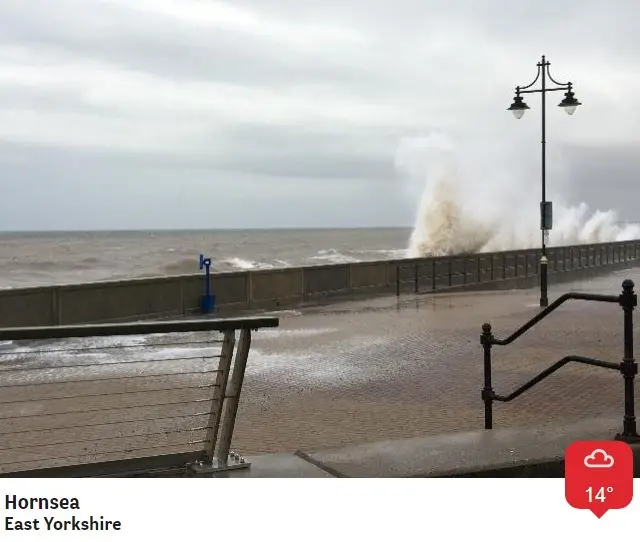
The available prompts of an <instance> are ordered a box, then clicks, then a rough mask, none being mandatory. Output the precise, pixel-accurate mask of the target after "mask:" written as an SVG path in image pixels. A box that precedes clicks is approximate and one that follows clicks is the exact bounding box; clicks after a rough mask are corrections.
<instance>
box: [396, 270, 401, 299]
mask: <svg viewBox="0 0 640 542" xmlns="http://www.w3.org/2000/svg"><path fill="white" fill-rule="evenodd" d="M396 297H400V264H396Z"/></svg>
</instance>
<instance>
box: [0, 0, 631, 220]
mask: <svg viewBox="0 0 640 542" xmlns="http://www.w3.org/2000/svg"><path fill="white" fill-rule="evenodd" d="M185 4H186V2H185ZM52 5H53V4H52V2H51V1H50V0H30V1H29V2H25V1H24V0H4V1H3V2H0V30H1V31H0V52H1V53H2V54H1V55H0V68H2V64H3V62H5V61H7V59H8V58H9V57H11V55H13V54H18V53H17V52H20V54H25V55H26V56H27V57H28V58H29V60H30V62H32V63H33V64H34V65H36V66H37V65H40V66H46V65H54V66H55V65H57V64H56V63H60V65H65V63H66V62H68V61H71V60H73V59H75V60H80V61H82V62H87V63H91V64H92V65H102V66H103V69H104V70H109V69H112V68H114V67H118V68H124V69H128V70H132V71H134V72H137V73H139V74H150V75H154V76H156V77H158V78H161V79H163V80H168V81H172V82H175V83H177V85H176V88H177V90H176V92H178V93H179V92H181V91H182V90H181V89H183V88H185V86H186V85H187V84H190V83H193V82H204V83H215V82H222V83H233V84H236V85H238V87H240V88H242V87H247V88H248V87H251V88H252V89H270V90H272V89H276V90H279V89H289V88H291V87H294V86H296V87H304V88H306V87H309V88H313V87H314V86H316V87H317V88H321V89H331V90H332V91H334V92H335V93H336V94H337V95H339V96H346V97H349V98H350V99H352V100H353V102H349V103H357V104H363V105H371V104H372V105H371V112H367V113H366V115H369V118H368V119H367V122H364V121H363V122H362V123H359V121H357V120H356V121H354V120H353V119H340V118H336V117H335V116H330V115H327V116H326V117H327V118H326V119H325V118H323V116H322V115H316V116H315V117H312V118H315V119H316V120H315V121H309V123H308V125H304V124H302V123H299V122H298V123H294V122H292V123H289V124H287V123H286V122H283V123H281V124H280V125H278V124H277V123H273V124H272V125H266V124H265V122H264V121H263V120H260V119H247V118H242V119H240V118H238V119H231V121H229V120H228V119H225V122H221V121H220V120H219V119H218V118H217V117H216V116H215V112H213V113H210V112H207V111H206V107H204V108H203V111H202V113H200V111H199V109H198V107H194V108H193V110H190V111H189V113H188V114H189V115H191V116H192V117H194V118H195V120H194V122H195V123H197V126H198V128H199V130H198V131H197V134H196V136H194V139H193V141H192V142H191V140H190V141H189V145H185V146H186V147H187V149H186V150H185V148H176V149H164V150H158V151H157V152H151V151H148V150H145V151H141V150H140V149H134V148H131V149H127V148H120V149H119V150H114V149H109V148H107V147H106V144H105V146H103V147H100V145H94V147H93V148H86V147H85V148H79V147H78V145H77V142H76V143H75V144H65V143H64V135H65V134H64V133H62V132H64V125H63V128H62V129H61V134H60V135H61V138H60V140H61V143H59V144H57V145H54V144H53V143H52V144H51V145H49V146H46V145H39V146H38V145H33V144H23V145H18V144H16V143H15V142H13V143H12V141H11V138H10V137H9V136H6V137H5V141H0V183H1V184H2V186H3V187H4V188H3V190H4V194H5V196H4V197H3V198H2V199H0V228H5V229H6V228H9V229H12V228H13V229H16V228H18V229H21V228H26V227H42V228H45V227H46V228H55V227H56V224H57V225H58V226H59V227H77V228H83V227H110V226H109V225H110V224H113V220H115V219H114V216H115V215H116V214H117V216H118V219H121V220H124V221H125V222H126V223H127V224H130V225H131V227H153V224H156V223H158V224H160V223H162V224H164V225H166V226H167V227H174V226H175V227H179V225H180V224H182V225H183V226H182V227H207V226H209V227H214V226H215V227H221V226H225V225H229V226H231V225H233V226H235V227H239V226H242V225H243V224H244V225H246V226H255V227H259V226H260V225H269V224H273V225H275V224H276V223H278V224H285V223H286V224H294V225H295V224H296V223H299V224H304V225H319V224H320V225H321V224H322V222H323V220H324V221H325V223H326V225H358V224H360V225H365V224H369V223H371V224H370V225H374V223H375V221H376V220H380V218H379V217H380V216H383V215H384V216H387V217H388V220H389V222H388V223H389V224H397V225H409V224H411V223H412V221H413V215H414V212H415V206H416V203H417V202H416V201H415V195H412V196H411V197H407V195H406V194H402V191H401V190H399V188H398V187H399V184H398V183H399V180H398V177H399V176H400V174H399V173H398V172H396V171H395V169H394V154H395V152H396V148H397V146H398V143H399V142H400V140H402V139H403V138H406V137H409V136H411V135H414V132H418V131H422V132H424V133H428V132H429V131H431V130H433V129H436V128H437V127H438V126H439V125H440V124H442V123H443V122H445V123H446V122H449V121H443V120H442V119H443V118H445V119H450V123H451V125H452V126H453V128H452V129H455V130H458V131H459V132H461V133H466V134H467V136H468V138H469V139H471V140H472V139H473V138H474V137H475V138H484V139H489V140H491V139H493V140H496V141H498V142H499V141H501V140H508V139H510V138H511V137H515V136H514V135H513V134H515V133H516V130H518V134H520V136H522V134H524V133H525V132H527V131H528V132H531V134H533V131H534V128H533V127H532V126H533V124H531V125H525V126H524V127H523V126H519V127H518V128H511V127H507V125H506V121H505V120H503V119H502V117H500V116H501V115H506V113H505V111H504V109H505V108H506V107H507V105H508V102H509V100H510V99H511V92H512V88H511V86H512V85H515V84H519V83H526V82H528V78H529V77H531V78H532V77H533V75H534V69H535V62H537V60H538V55H539V54H541V53H547V54H548V55H549V58H550V59H551V61H552V62H554V65H553V68H554V74H555V75H556V76H557V78H559V79H561V80H564V79H565V78H573V77H574V72H575V71H578V70H577V69H574V66H576V65H578V64H579V65H580V66H581V68H580V69H581V70H582V71H580V72H579V73H580V77H582V78H585V77H587V76H588V75H589V74H591V77H592V80H591V82H590V84H591V88H592V89H595V90H592V92H596V91H597V92H600V93H602V94H606V93H610V94H611V95H613V94H614V93H615V89H609V88H608V87H607V86H606V85H604V84H600V85H599V83H600V82H599V81H598V79H597V76H594V74H595V73H597V72H596V71H594V70H598V69H599V68H600V66H599V65H597V64H596V60H597V61H598V62H599V61H602V60H604V61H608V64H607V65H608V66H612V68H610V69H611V70H613V71H614V72H615V73H620V74H623V73H627V74H631V75H632V74H633V72H632V70H633V69H634V66H635V64H634V63H635V57H636V56H637V52H638V45H637V43H636V42H637V40H636V32H637V31H636V28H635V26H636V24H635V20H636V18H635V17H633V15H634V14H637V13H638V8H637V2H636V0H619V1H616V2H613V3H609V4H605V3H602V2H597V1H596V0H584V1H578V0H563V1H558V2H549V3H547V4H544V3H543V4H540V3H538V4H532V3H531V2H506V1H500V0H493V1H484V2H479V1H477V0H459V1H456V2H451V1H446V0H441V1H436V2H424V1H423V0H396V1H394V2H389V1H388V0H348V1H341V2H337V1H335V0H328V1H326V2H316V3H309V2H300V1H299V0H243V2H241V3H234V5H236V6H240V7H242V8H247V9H255V10H257V13H259V14H262V15H263V16H264V17H267V16H269V17H274V18H277V19H279V20H281V21H288V22H291V23H293V24H294V25H297V26H298V27H300V28H303V27H304V25H305V24H307V23H314V24H318V25H328V26H334V27H336V28H338V27H345V28H354V29H356V30H357V31H358V32H361V33H362V35H364V36H365V37H366V38H367V39H366V40H365V41H363V43H362V44H360V43H358V42H353V43H349V42H345V43H344V44H343V45H342V46H340V48H338V46H332V47H330V48H327V50H323V48H322V46H321V44H314V43H313V42H312V41H311V40H312V38H309V40H310V41H309V43H308V44H306V45H308V46H309V47H308V49H305V50H302V49H303V48H301V49H300V50H297V49H296V48H294V47H291V46H290V45H286V44H284V45H283V43H285V41H281V40H277V39H273V40H272V39H269V37H268V36H264V35H263V36H259V35H255V34H252V33H250V32H243V33H241V32H235V31H232V30H229V29H226V30H222V29H217V30H215V31H211V30H210V29H209V28H206V27H203V26H198V25H193V24H190V23H188V22H185V21H182V20H178V19H174V18H172V17H170V16H168V15H166V14H159V13H152V12H142V11H138V10H136V9H135V3H134V2H132V3H131V4H130V7H128V8H123V7H122V6H118V5H117V4H115V3H112V2H106V1H105V2H98V1H95V0H56V2H55V9H54V8H53V7H52ZM265 20H267V19H265ZM265 24H266V23H265ZM316 45H317V46H316ZM13 47H15V48H16V49H12V48H13ZM543 47H544V48H547V49H546V50H540V51H538V50H537V49H538V48H543ZM2 55H7V56H2ZM592 58H595V59H596V60H591V59H592ZM572 63H573V64H572ZM592 64H593V65H592ZM556 69H557V71H556ZM576 76H577V75H576ZM580 88H582V87H578V89H577V90H578V92H579V97H580V98H581V99H582V100H583V101H584V102H585V104H587V103H589V98H590V97H589V96H588V95H586V96H585V95H584V93H581V92H580ZM108 90H109V89H107V91H108ZM114 90H117V89H114ZM153 91H154V89H153V88H151V87H150V88H149V93H150V94H151V93H153ZM303 92H308V94H307V97H308V103H309V104H311V105H313V104H314V102H315V100H316V99H317V98H316V96H315V95H314V94H313V93H312V92H311V91H310V90H304V91H303ZM186 98H188V97H186ZM186 98H185V99H186ZM126 99H127V95H126V93H123V96H122V97H121V100H120V101H118V100H114V101H113V102H112V103H109V104H108V105H106V104H104V103H102V104H98V103H97V102H90V101H88V100H87V99H86V97H85V96H83V94H82V89H76V90H66V89H62V88H60V87H57V86H56V87H55V88H53V87H49V86H46V85H40V86H38V85H35V84H30V85H27V84H18V82H16V84H15V85H10V86H7V87H6V88H2V87H0V113H2V112H7V111H29V112H31V113H34V115H35V116H36V118H37V116H38V115H40V116H41V118H42V119H43V120H42V122H43V123H44V122H46V120H44V119H46V118H47V116H46V115H45V114H46V113H51V112H54V113H56V114H57V115H59V116H60V117H61V118H66V117H68V118H72V116H73V115H77V114H82V115H86V116H88V117H91V118H92V119H97V120H100V119H106V120H111V119H114V120H122V122H123V123H122V126H123V127H124V128H122V130H123V131H124V130H125V129H127V128H126V127H127V126H131V124H132V123H133V124H134V123H149V125H151V126H158V127H159V128H158V129H162V130H171V128H172V126H175V127H176V130H177V124H178V123H179V122H180V121H181V115H184V116H186V115H187V114H186V113H183V112H181V111H179V110H177V109H179V108H176V110H175V111H171V110H169V111H156V112H154V111H151V112H149V111H145V112H144V114H138V112H137V111H136V110H135V107H134V106H130V104H128V103H127V102H126ZM380 104H382V105H384V104H393V105H394V106H395V105H398V107H402V108H404V110H405V111H406V112H408V113H407V115H408V116H412V115H413V114H414V112H415V118H416V119H418V120H417V121H416V124H417V125H420V126H422V127H423V130H419V129H418V128H416V127H411V128H407V123H406V122H404V121H402V120H401V119H398V121H397V125H395V126H394V125H393V122H391V123H390V122H382V121H380V122H378V119H377V117H376V115H377V112H378V109H376V108H377V107H379V108H380V111H381V109H382V105H380ZM263 106H264V108H269V107H272V106H271V105H270V104H268V103H265V104H263ZM325 107H329V106H328V105H327V106H325ZM537 107H538V106H537V105H536V109H537ZM585 107H587V106H586V105H585ZM630 110H632V108H631V107H630ZM633 111H635V110H632V113H630V114H635V113H633ZM382 113H383V112H382V111H381V112H380V115H381V116H382ZM207 115H210V116H207ZM600 115H601V116H605V115H606V113H605V112H601V113H600ZM158 119H161V121H160V120H158ZM328 119H330V120H328ZM189 120H190V121H191V118H190V119H189ZM596 120H597V119H596ZM127 122H129V123H130V124H127ZM96 126H97V127H98V128H96V129H100V127H101V125H100V123H99V122H97V123H96ZM118 126H120V125H118ZM382 126H384V128H383V127H382ZM527 126H528V127H527ZM37 128H39V126H36V129H37ZM107 128H109V129H113V128H112V127H107ZM107 128H104V129H105V130H107ZM200 128H201V130H200ZM42 129H43V130H44V126H43V127H42ZM114 130H115V129H114ZM537 130H538V125H537V121H536V124H535V132H536V133H537ZM587 130H588V131H590V132H591V133H594V134H596V135H598V128H597V126H596V125H594V124H593V123H592V124H591V125H590V126H588V127H585V131H587ZM565 132H566V133H569V129H568V128H563V132H562V133H565ZM126 135H127V134H126V133H122V137H123V139H124V138H125V136H126ZM561 135H562V134H561V133H557V134H556V133H554V136H553V138H552V139H553V140H554V141H558V140H560V137H561ZM594 137H595V136H594ZM629 137H630V138H631V137H633V135H630V136H629ZM36 139H37V138H36ZM599 139H601V141H600V143H599V144H598V145H597V146H596V147H594V148H585V147H579V146H578V147H575V148H573V149H571V150H570V151H569V152H567V160H568V162H569V168H568V169H569V172H570V173H569V177H570V180H569V182H568V187H567V191H568V194H567V195H569V196H570V197H572V198H576V199H584V200H585V201H586V202H587V203H588V204H590V205H591V206H592V207H598V206H605V207H618V208H619V209H620V211H621V213H622V214H624V215H625V216H626V215H628V216H636V217H637V216H638V215H640V213H639V212H638V211H636V210H635V205H634V203H633V202H634V201H635V200H636V199H637V197H638V195H640V190H639V189H638V188H637V183H636V172H637V171H640V162H639V161H638V159H637V158H636V156H637V144H638V141H635V142H630V148H620V149H619V148H615V147H614V146H612V144H610V143H607V141H606V139H607V138H606V135H600V137H599ZM96 140H98V141H99V138H96ZM537 143H538V139H537V135H536V136H535V137H532V138H531V141H530V150H531V156H532V157H533V158H536V157H537V156H538V155H539V151H538V148H537V147H536V145H537ZM527 149H529V147H527ZM514 162H516V164H517V160H514ZM534 166H535V164H534ZM522 167H523V169H525V168H526V169H527V171H529V170H530V169H531V168H532V167H533V166H530V165H529V163H528V162H527V163H526V164H524V162H523V166H522ZM534 169H535V168H534ZM603 179H607V182H606V185H605V186H604V187H603V181H602V180H603ZM621 193H624V194H626V195H627V197H624V198H622V197H620V194H621ZM265 202H267V203H265ZM24 206H27V207H26V209H28V210H25V207H24ZM114 209H116V210H117V211H118V212H117V213H114ZM212 209H215V210H212ZM247 209H251V212H249V213H248V212H246V210H247ZM383 211H384V212H383ZM239 217H241V218H239ZM242 220H245V222H244V223H240V222H238V221H242ZM154 221H155V222H154Z"/></svg>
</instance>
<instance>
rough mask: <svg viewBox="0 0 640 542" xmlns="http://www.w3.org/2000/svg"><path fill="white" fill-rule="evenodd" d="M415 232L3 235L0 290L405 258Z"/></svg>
mask: <svg viewBox="0 0 640 542" xmlns="http://www.w3.org/2000/svg"><path fill="white" fill-rule="evenodd" d="M410 236H411V228H354V229H263V230H195V231H192V230H189V231H187V230H184V231H177V230H175V231H167V230H160V231H81V232H24V233H23V232H17V233H15V232H4V233H0V288H2V289H7V288H25V287H31V286H46V285H54V284H77V283H84V282H95V281H103V280H121V279H128V278H142V277H156V276H166V275H182V274H189V273H199V272H201V271H200V269H199V261H200V254H203V255H204V256H205V257H207V258H211V260H212V266H211V269H212V272H222V271H235V270H252V269H275V268H282V267H291V266H293V267H295V266H307V265H322V264H334V263H348V262H362V261H372V260H384V259H394V258H401V257H404V256H406V254H407V247H408V245H409V238H410Z"/></svg>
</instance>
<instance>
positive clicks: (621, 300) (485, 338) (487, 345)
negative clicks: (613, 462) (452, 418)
mask: <svg viewBox="0 0 640 542" xmlns="http://www.w3.org/2000/svg"><path fill="white" fill-rule="evenodd" d="M633 288H634V283H633V281H632V280H628V279H627V280H625V281H623V283H622V293H621V294H620V295H601V294H584V293H568V294H564V295H562V296H560V297H559V298H558V299H556V300H555V301H554V302H553V303H551V304H550V305H549V306H548V307H547V308H545V309H544V310H542V311H540V312H539V313H538V314H537V315H536V316H534V317H533V318H532V319H531V320H529V321H528V322H527V323H526V324H524V325H523V326H521V327H520V328H519V329H517V330H516V331H515V332H514V333H512V334H511V335H509V337H507V338H506V339H497V338H496V337H494V336H493V333H492V331H491V324H488V323H485V324H482V335H480V344H482V348H483V349H484V387H483V388H482V400H483V401H484V428H485V429H492V428H493V402H494V401H501V402H505V403H506V402H509V401H512V400H513V399H515V398H516V397H518V396H520V395H522V394H523V393H524V392H525V391H527V390H528V389H530V388H532V387H533V386H535V385H536V384H538V383H539V382H542V381H543V380H544V379H545V378H547V377H548V376H549V375H551V374H553V373H555V372H556V371H557V370H558V369H560V368H561V367H563V366H565V365H566V364H567V363H570V362H572V361H573V362H576V363H582V364H585V365H593V366H596V367H603V368H604V369H613V370H616V371H620V373H621V374H622V376H623V377H624V418H623V425H622V427H623V428H622V432H621V433H618V435H616V439H618V440H622V441H625V442H640V436H639V435H638V431H637V427H636V415H635V376H636V375H637V374H638V365H637V363H636V361H635V358H634V353H633V309H634V308H635V307H636V306H637V305H638V296H637V295H636V294H635V293H634V290H633ZM570 299H580V300H584V301H599V302H604V303H617V304H619V305H620V306H621V307H622V310H623V313H624V357H623V358H622V362H617V363H615V362H611V361H603V360H599V359H595V358H589V357H585V356H576V355H570V356H565V357H564V358H562V359H561V360H559V361H557V362H556V363H554V364H553V365H551V366H550V367H549V368H548V369H546V370H544V371H542V372H541V373H540V374H539V375H537V376H536V377H534V378H532V379H531V380H529V382H527V383H525V384H523V385H522V386H520V387H519V388H518V389H517V390H515V391H514V392H513V393H511V394H509V395H498V394H496V393H495V392H494V391H493V387H492V382H491V348H492V346H493V345H507V344H510V343H512V342H513V341H515V340H516V339H517V338H518V337H520V336H521V335H523V334H524V333H525V332H526V331H528V330H529V329H531V328H532V327H533V326H535V325H536V324H537V323H538V322H540V321H541V320H542V319H543V318H545V317H546V316H548V315H549V314H550V313H551V312H553V311H554V310H555V309H557V308H558V307H559V306H560V305H562V304H563V303H564V302H565V301H568V300H570Z"/></svg>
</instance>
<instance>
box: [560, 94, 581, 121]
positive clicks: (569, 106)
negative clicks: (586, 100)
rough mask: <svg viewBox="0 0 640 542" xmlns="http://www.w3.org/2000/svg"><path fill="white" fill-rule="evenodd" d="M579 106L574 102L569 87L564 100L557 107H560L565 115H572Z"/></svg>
mask: <svg viewBox="0 0 640 542" xmlns="http://www.w3.org/2000/svg"><path fill="white" fill-rule="evenodd" d="M579 105H582V104H581V103H580V102H579V101H578V100H576V97H575V95H574V94H573V92H572V91H571V87H569V90H568V91H567V92H566V94H565V95H564V99H563V100H562V101H561V102H560V103H559V104H558V107H562V109H564V110H565V111H566V112H567V115H573V114H574V113H575V112H576V109H577V107H578V106H579Z"/></svg>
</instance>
